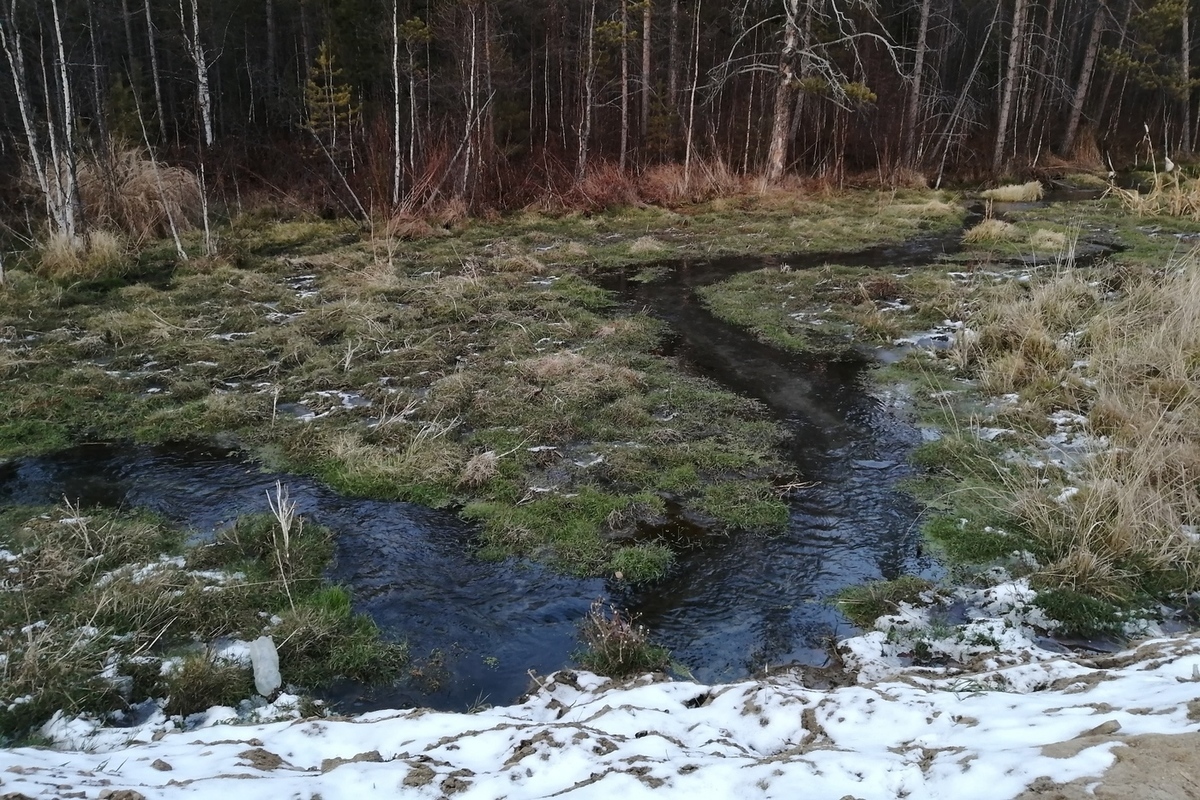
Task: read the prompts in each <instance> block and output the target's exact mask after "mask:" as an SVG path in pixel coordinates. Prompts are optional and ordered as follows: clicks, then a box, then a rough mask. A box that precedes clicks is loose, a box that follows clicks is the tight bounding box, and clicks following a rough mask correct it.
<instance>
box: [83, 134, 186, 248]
mask: <svg viewBox="0 0 1200 800" xmlns="http://www.w3.org/2000/svg"><path fill="white" fill-rule="evenodd" d="M79 195H80V198H81V199H82V200H83V204H84V207H85V208H87V210H88V214H89V216H90V217H91V218H92V219H94V220H98V221H100V222H102V223H104V224H105V225H108V226H110V227H113V228H115V229H117V230H120V231H123V232H124V233H125V234H127V235H128V236H130V237H132V238H133V239H134V240H135V241H136V242H138V243H144V242H147V241H149V240H150V239H153V238H160V237H165V236H169V235H170V234H171V227H172V225H174V227H175V230H177V231H187V230H191V229H192V228H193V227H195V226H196V225H197V224H199V222H200V215H201V214H202V213H203V196H202V194H201V191H200V181H199V179H198V178H197V177H196V175H195V173H193V172H191V171H190V170H186V169H184V168H182V167H171V166H166V165H164V164H161V163H159V162H157V161H155V160H153V159H150V158H147V157H146V156H145V154H144V153H142V152H141V151H139V150H136V149H129V148H126V149H120V148H116V147H114V148H112V149H111V150H109V151H108V152H106V153H103V154H100V155H99V156H97V157H94V158H89V159H84V160H83V161H81V162H80V164H79Z"/></svg>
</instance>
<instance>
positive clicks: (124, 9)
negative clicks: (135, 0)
mask: <svg viewBox="0 0 1200 800" xmlns="http://www.w3.org/2000/svg"><path fill="white" fill-rule="evenodd" d="M121 20H122V21H123V22H124V23H125V52H126V53H128V54H129V61H128V63H126V65H125V68H126V71H127V72H128V73H129V77H130V78H131V79H132V78H133V77H134V75H133V73H134V68H133V65H134V63H135V62H136V61H137V59H136V58H134V55H133V19H132V18H131V15H130V13H129V0H121ZM130 83H131V84H132V83H133V80H130Z"/></svg>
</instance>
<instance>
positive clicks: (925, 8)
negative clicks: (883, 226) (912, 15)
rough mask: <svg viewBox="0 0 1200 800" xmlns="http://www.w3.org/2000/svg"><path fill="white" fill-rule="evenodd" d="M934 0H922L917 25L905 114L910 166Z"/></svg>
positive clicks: (914, 152)
mask: <svg viewBox="0 0 1200 800" xmlns="http://www.w3.org/2000/svg"><path fill="white" fill-rule="evenodd" d="M932 4H933V0H921V22H920V24H919V25H918V27H917V49H916V55H915V56H914V58H913V77H912V89H911V91H910V93H909V96H908V108H906V109H905V114H904V142H905V147H904V160H905V161H906V162H907V163H908V165H909V166H914V165H915V164H916V163H917V117H918V115H919V114H920V111H921V82H922V78H923V77H924V75H925V49H926V46H927V44H926V43H927V41H928V32H929V7H930V6H931V5H932Z"/></svg>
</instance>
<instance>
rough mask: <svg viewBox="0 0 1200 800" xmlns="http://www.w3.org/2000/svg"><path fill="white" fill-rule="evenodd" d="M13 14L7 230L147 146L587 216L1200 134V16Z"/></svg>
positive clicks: (3, 104) (355, 191)
mask: <svg viewBox="0 0 1200 800" xmlns="http://www.w3.org/2000/svg"><path fill="white" fill-rule="evenodd" d="M0 5H2V6H3V7H2V8H0V45H2V46H3V59H2V61H0V172H2V173H3V175H5V176H6V180H5V181H4V184H3V185H4V187H5V188H4V190H3V191H2V192H0V201H2V202H3V203H4V205H5V207H6V208H7V209H8V211H9V212H10V213H9V215H8V216H9V218H10V219H11V218H13V217H14V214H13V213H12V212H20V213H17V214H16V215H15V216H16V217H17V218H19V217H20V216H21V214H23V213H25V212H26V211H28V212H29V213H31V214H38V213H41V212H42V211H45V213H46V214H47V215H49V217H50V218H51V220H52V221H53V220H55V219H58V220H60V221H62V222H63V224H77V218H79V217H80V216H82V217H86V215H87V209H86V207H83V204H81V203H80V202H79V201H78V200H77V199H76V197H75V196H76V195H77V194H78V192H77V191H76V189H75V188H74V186H75V183H76V181H77V176H76V175H73V174H72V173H73V172H77V171H78V169H79V168H80V165H81V164H84V163H91V164H93V165H95V164H103V163H106V160H107V162H111V161H112V159H113V158H115V155H113V154H114V153H116V152H118V151H121V150H125V151H128V150H129V149H130V148H135V149H138V150H139V151H140V152H141V153H142V154H143V157H146V154H149V153H153V154H154V155H155V159H156V161H159V162H161V163H163V164H173V165H180V166H184V167H187V168H189V169H190V170H192V171H194V172H196V173H197V174H200V167H201V166H203V167H204V171H203V178H204V183H205V185H204V191H205V193H206V195H207V196H210V197H213V198H217V199H219V200H220V201H225V202H231V203H232V202H247V201H248V199H249V198H253V197H263V196H269V195H275V196H279V197H290V198H292V199H293V200H294V201H295V202H298V203H304V204H307V205H308V206H310V207H312V208H313V209H314V210H321V211H326V212H328V213H350V214H354V215H366V214H371V213H377V212H379V211H385V212H387V213H391V212H394V211H396V210H401V211H405V210H407V211H413V210H417V209H421V208H427V207H429V206H430V205H431V204H437V203H444V202H446V201H448V200H449V199H454V200H455V201H456V202H458V203H460V204H462V205H464V206H465V207H468V208H471V209H474V210H481V209H488V208H511V207H517V206H523V205H527V204H530V203H538V202H541V203H546V202H550V201H553V200H554V199H556V198H557V199H558V200H561V201H563V202H569V201H570V198H571V197H578V196H580V193H581V192H582V193H583V194H587V193H588V192H589V191H591V192H593V193H598V194H603V191H602V185H603V184H604V180H609V181H612V180H616V181H617V182H618V183H619V182H620V181H621V180H623V177H622V176H624V175H634V176H638V175H646V174H648V173H650V172H651V171H653V170H654V169H656V168H657V169H660V170H661V165H664V164H669V165H674V166H673V167H672V169H673V172H672V173H671V174H672V175H673V176H674V177H673V180H675V181H676V182H679V181H682V183H683V184H685V185H686V184H689V183H692V182H695V183H697V184H700V183H703V182H704V181H708V182H709V183H710V184H711V182H712V181H713V180H714V178H715V177H720V176H727V177H730V176H732V177H737V176H743V175H753V176H758V177H761V178H763V179H765V180H770V181H777V180H780V179H782V178H784V177H785V176H790V175H800V176H808V177H818V178H822V179H825V180H827V181H830V182H833V183H837V184H841V183H844V182H846V181H847V180H861V179H863V178H864V177H870V178H878V179H879V180H881V181H884V182H889V181H897V180H901V181H907V180H913V179H914V178H917V177H918V176H924V177H925V178H926V179H928V180H929V181H930V182H937V181H943V180H951V179H956V180H957V179H978V178H980V177H984V176H988V175H999V174H1002V173H1005V172H1009V173H1017V172H1029V171H1031V170H1032V171H1036V170H1038V169H1051V168H1054V167H1056V166H1058V167H1062V166H1063V165H1064V163H1065V162H1066V161H1074V162H1075V163H1078V164H1087V165H1091V166H1094V167H1102V166H1103V167H1105V168H1107V164H1108V162H1109V160H1110V159H1111V161H1113V162H1115V163H1116V166H1117V167H1120V166H1122V165H1124V164H1127V163H1129V162H1130V161H1131V160H1133V159H1134V158H1136V157H1139V156H1140V157H1141V158H1145V157H1146V156H1147V154H1148V152H1149V149H1150V147H1151V146H1152V147H1153V148H1154V150H1155V151H1156V152H1157V153H1158V155H1159V156H1160V157H1161V156H1162V155H1164V154H1170V155H1172V156H1176V155H1177V154H1178V153H1180V152H1188V151H1190V150H1191V149H1192V144H1193V142H1196V141H1197V140H1198V139H1200V130H1198V128H1200V113H1197V111H1196V109H1195V107H1194V106H1195V92H1194V91H1193V89H1194V87H1195V84H1196V79H1195V77H1194V74H1195V71H1194V70H1193V67H1192V58H1191V51H1192V49H1193V47H1194V44H1193V42H1192V37H1191V32H1190V30H1191V29H1190V24H1191V21H1192V19H1191V18H1192V16H1193V14H1194V9H1193V8H1192V6H1193V4H1192V3H1191V2H1190V0H739V1H738V2H718V0H426V1H425V2H420V1H419V0H0ZM604 176H607V178H605V177H604ZM602 178H603V179H602ZM589 187H590V189H589ZM67 216H71V217H73V218H75V219H76V222H72V221H71V220H68V219H66V217H67ZM60 227H61V226H60Z"/></svg>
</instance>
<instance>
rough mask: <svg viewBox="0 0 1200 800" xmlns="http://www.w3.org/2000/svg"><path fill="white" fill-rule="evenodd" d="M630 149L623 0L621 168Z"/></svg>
mask: <svg viewBox="0 0 1200 800" xmlns="http://www.w3.org/2000/svg"><path fill="white" fill-rule="evenodd" d="M628 150H629V0H621V150H620V156H619V158H618V164H619V165H620V170H621V171H622V172H624V171H625V154H626V153H627V152H628Z"/></svg>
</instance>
